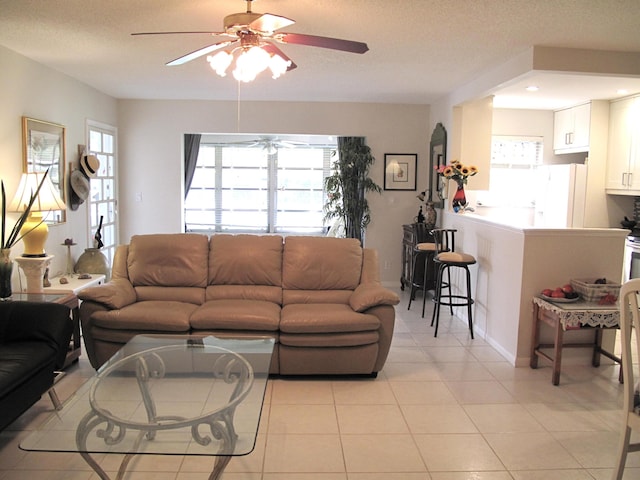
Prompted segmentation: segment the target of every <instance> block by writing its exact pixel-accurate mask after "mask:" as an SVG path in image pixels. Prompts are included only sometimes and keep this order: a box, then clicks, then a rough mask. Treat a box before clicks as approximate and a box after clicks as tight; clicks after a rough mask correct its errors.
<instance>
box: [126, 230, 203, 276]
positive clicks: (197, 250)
mask: <svg viewBox="0 0 640 480" xmlns="http://www.w3.org/2000/svg"><path fill="white" fill-rule="evenodd" d="M208 256H209V241H208V239H207V237H206V236H205V235H196V234H188V233H176V234H156V235H134V236H133V237H131V243H130V244H129V255H128V257H127V268H128V271H129V280H131V283H132V284H133V286H134V287H136V286H140V285H153V286H164V287H203V288H204V287H206V286H207V273H208V272H207V262H208Z"/></svg>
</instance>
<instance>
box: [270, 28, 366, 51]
mask: <svg viewBox="0 0 640 480" xmlns="http://www.w3.org/2000/svg"><path fill="white" fill-rule="evenodd" d="M272 38H273V39H274V40H277V41H279V42H282V43H292V44H297V45H307V46H310V47H322V48H330V49H332V50H342V51H344V52H351V53H365V52H366V51H368V50H369V47H368V46H367V44H366V43H362V42H354V41H352V40H342V39H340V38H330V37H318V36H316V35H305V34H303V33H278V34H276V35H274V36H273V37H272Z"/></svg>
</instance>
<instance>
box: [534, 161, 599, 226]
mask: <svg viewBox="0 0 640 480" xmlns="http://www.w3.org/2000/svg"><path fill="white" fill-rule="evenodd" d="M586 194H587V166H586V165H581V164H577V163H570V164H566V165H541V166H539V167H538V168H537V170H536V205H535V219H534V226H536V227H545V228H565V227H569V228H571V227H577V228H579V227H582V226H584V205H585V199H586Z"/></svg>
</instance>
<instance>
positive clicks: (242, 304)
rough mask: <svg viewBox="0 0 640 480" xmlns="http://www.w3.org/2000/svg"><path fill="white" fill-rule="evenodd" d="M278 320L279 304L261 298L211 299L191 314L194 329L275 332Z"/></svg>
mask: <svg viewBox="0 0 640 480" xmlns="http://www.w3.org/2000/svg"><path fill="white" fill-rule="evenodd" d="M279 322H280V305H277V304H275V303H271V302H264V301H261V300H211V301H208V302H206V303H205V304H204V305H201V306H200V307H198V308H197V310H196V311H195V312H193V315H191V326H192V327H193V328H194V329H196V330H207V329H222V330H227V329H228V330H240V331H242V330H254V331H267V332H275V331H277V330H278V324H279Z"/></svg>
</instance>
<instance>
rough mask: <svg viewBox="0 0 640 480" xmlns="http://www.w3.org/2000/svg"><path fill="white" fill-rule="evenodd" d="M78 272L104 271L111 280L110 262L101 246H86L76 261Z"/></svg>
mask: <svg viewBox="0 0 640 480" xmlns="http://www.w3.org/2000/svg"><path fill="white" fill-rule="evenodd" d="M75 270H76V273H102V274H104V275H105V277H106V280H107V281H109V263H108V262H107V257H105V255H104V253H102V252H101V251H100V249H99V248H85V249H84V253H83V254H82V255H80V258H78V261H77V262H76V268H75Z"/></svg>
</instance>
